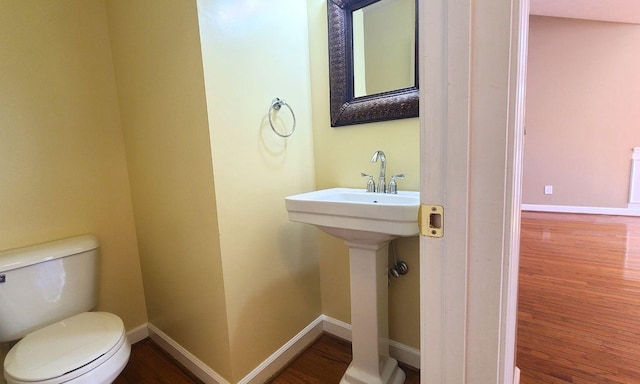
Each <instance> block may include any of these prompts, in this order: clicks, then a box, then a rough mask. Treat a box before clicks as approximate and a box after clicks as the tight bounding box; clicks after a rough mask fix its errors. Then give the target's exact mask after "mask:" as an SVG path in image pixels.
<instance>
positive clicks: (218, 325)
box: [107, 0, 231, 378]
mask: <svg viewBox="0 0 640 384" xmlns="http://www.w3.org/2000/svg"><path fill="white" fill-rule="evenodd" d="M107 11H108V12H107V13H108V16H109V28H110V32H111V39H112V40H111V41H112V47H113V56H114V60H113V62H114V66H115V71H116V78H117V83H118V95H119V100H120V105H121V113H122V124H123V130H124V134H125V143H126V149H127V159H128V166H129V173H130V175H131V190H132V196H133V205H134V212H135V218H136V228H137V231H138V242H139V244H140V259H141V264H142V272H143V277H144V287H145V293H146V298H147V310H148V312H149V322H150V323H151V324H153V325H154V326H156V327H158V328H159V329H160V330H161V331H163V332H164V333H166V334H167V335H169V336H170V337H171V338H172V339H173V340H175V341H177V342H178V343H179V344H180V345H182V346H183V347H184V348H186V349H187V350H188V351H189V352H191V353H193V354H194V355H195V356H197V357H198V358H199V359H200V360H202V361H203V362H205V363H206V364H207V365H209V366H210V367H211V368H213V369H214V370H215V371H216V372H218V373H219V374H221V375H222V376H224V377H227V378H228V377H230V373H231V370H230V357H229V338H228V331H227V317H226V314H227V312H226V307H225V298H224V286H223V278H222V264H221V254H220V242H219V238H218V223H217V215H216V196H215V192H214V180H213V171H212V165H211V151H210V147H209V125H208V122H207V110H206V100H205V94H204V83H203V81H204V77H203V72H202V58H201V54H200V42H199V31H198V18H197V9H196V3H195V1H191V2H176V1H162V2H159V1H158V0H149V1H135V2H131V1H127V0H122V1H120V0H109V1H108V2H107Z"/></svg>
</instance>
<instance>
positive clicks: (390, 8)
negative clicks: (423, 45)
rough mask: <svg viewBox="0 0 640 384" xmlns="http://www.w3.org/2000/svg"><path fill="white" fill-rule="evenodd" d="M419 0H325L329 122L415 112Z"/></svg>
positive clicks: (353, 121) (348, 122)
mask: <svg viewBox="0 0 640 384" xmlns="http://www.w3.org/2000/svg"><path fill="white" fill-rule="evenodd" d="M417 9H418V1H417V0H327V16H328V26H329V83H330V84H329V85H330V103H329V104H330V110H331V111H330V112H331V126H332V127H338V126H344V125H353V124H362V123H371V122H376V121H385V120H394V119H404V118H408V117H417V116H418V113H419V110H420V106H419V98H420V96H419V92H418V75H417V71H416V69H417V68H418V65H417V54H416V53H417V47H418V33H417V31H418V24H417V14H418V11H417Z"/></svg>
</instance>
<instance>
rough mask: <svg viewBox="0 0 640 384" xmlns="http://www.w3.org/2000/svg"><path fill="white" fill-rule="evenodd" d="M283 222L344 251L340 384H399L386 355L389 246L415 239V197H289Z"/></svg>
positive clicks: (399, 374)
mask: <svg viewBox="0 0 640 384" xmlns="http://www.w3.org/2000/svg"><path fill="white" fill-rule="evenodd" d="M285 204H286V208H287V211H288V212H289V220H291V221H295V222H300V223H306V224H313V225H315V226H317V227H318V228H320V229H322V230H323V231H325V232H327V233H329V234H330V235H333V236H336V237H338V238H341V239H343V240H344V241H345V243H346V244H347V246H348V247H349V260H350V266H351V327H352V349H353V360H352V362H351V364H350V365H349V368H348V369H347V372H346V373H345V374H344V376H343V378H342V381H341V382H340V383H341V384H400V383H404V379H405V373H404V372H403V371H402V370H401V369H400V368H399V367H398V362H397V361H396V360H395V359H393V358H391V357H390V356H389V334H388V333H389V325H388V286H387V284H388V257H387V256H388V251H389V241H391V240H393V239H394V238H396V237H400V236H415V235H417V234H418V208H419V205H420V197H419V193H418V192H404V191H401V192H398V194H382V193H370V192H365V191H364V190H360V189H350V188H332V189H324V190H320V191H315V192H309V193H303V194H300V195H294V196H289V197H287V198H286V199H285Z"/></svg>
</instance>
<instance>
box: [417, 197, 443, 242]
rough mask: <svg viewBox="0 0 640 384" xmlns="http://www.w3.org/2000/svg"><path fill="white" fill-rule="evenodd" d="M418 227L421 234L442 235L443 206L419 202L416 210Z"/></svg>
mask: <svg viewBox="0 0 640 384" xmlns="http://www.w3.org/2000/svg"><path fill="white" fill-rule="evenodd" d="M418 227H419V228H420V234H421V235H423V236H429V237H442V236H444V207H443V206H442V205H428V204H421V205H420V209H419V210H418Z"/></svg>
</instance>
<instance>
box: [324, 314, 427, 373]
mask: <svg viewBox="0 0 640 384" xmlns="http://www.w3.org/2000/svg"><path fill="white" fill-rule="evenodd" d="M320 317H322V318H323V329H324V331H325V332H327V333H329V334H331V335H333V336H336V337H339V338H341V339H344V340H347V341H351V324H348V323H345V322H343V321H340V320H337V319H334V318H332V317H329V316H326V315H322V316H320ZM389 355H391V357H393V358H394V359H396V360H398V361H400V362H402V363H405V364H407V365H408V366H410V367H413V368H416V369H420V350H418V349H416V348H412V347H409V346H408V345H404V344H401V343H398V342H397V341H393V340H389Z"/></svg>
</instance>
